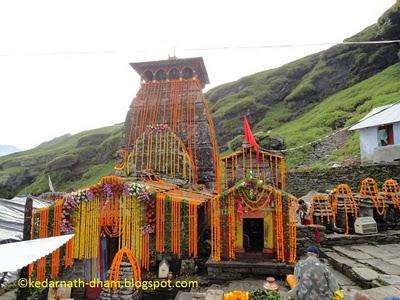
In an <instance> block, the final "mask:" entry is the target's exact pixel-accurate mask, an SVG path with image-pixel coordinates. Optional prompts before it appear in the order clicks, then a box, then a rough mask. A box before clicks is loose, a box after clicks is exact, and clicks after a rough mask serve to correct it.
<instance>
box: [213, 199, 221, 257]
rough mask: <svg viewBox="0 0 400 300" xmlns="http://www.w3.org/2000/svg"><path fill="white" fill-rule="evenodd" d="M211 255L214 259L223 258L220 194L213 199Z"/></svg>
mask: <svg viewBox="0 0 400 300" xmlns="http://www.w3.org/2000/svg"><path fill="white" fill-rule="evenodd" d="M211 220H212V221H211V257H212V260H214V261H220V260H221V221H220V196H219V195H217V196H215V197H214V198H213V199H212V200H211Z"/></svg>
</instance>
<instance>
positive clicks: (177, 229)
mask: <svg viewBox="0 0 400 300" xmlns="http://www.w3.org/2000/svg"><path fill="white" fill-rule="evenodd" d="M171 250H172V253H175V254H176V255H178V257H179V256H180V255H181V202H180V201H179V200H177V199H171Z"/></svg>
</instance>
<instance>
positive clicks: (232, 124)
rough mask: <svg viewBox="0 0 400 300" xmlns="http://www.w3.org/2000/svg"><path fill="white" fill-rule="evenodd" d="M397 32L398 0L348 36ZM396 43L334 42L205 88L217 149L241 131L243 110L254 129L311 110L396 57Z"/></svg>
mask: <svg viewBox="0 0 400 300" xmlns="http://www.w3.org/2000/svg"><path fill="white" fill-rule="evenodd" d="M399 37H400V0H398V1H397V2H396V4H395V5H394V6H393V7H392V8H391V9H389V10H388V11H387V12H386V13H385V14H384V15H383V16H382V17H381V18H380V19H379V20H378V22H377V23H376V24H374V25H372V26H370V27H368V28H366V29H365V30H363V31H362V32H360V33H359V34H357V35H355V36H353V37H351V38H349V39H347V41H353V42H357V41H367V40H370V41H378V40H394V39H399ZM399 50H400V46H399V44H398V43H397V44H386V45H382V44H381V45H338V46H334V47H331V48H329V49H328V50H326V51H322V52H319V53H316V54H313V55H310V56H307V57H304V58H302V59H299V60H297V61H295V62H292V63H289V64H286V65H284V66H282V67H279V68H276V69H273V70H267V71H264V72H260V73H257V74H254V75H250V76H246V77H243V78H241V79H239V80H238V81H235V82H231V83H227V84H224V85H221V86H218V87H216V88H214V89H211V90H210V91H209V92H208V93H207V99H208V100H209V103H210V109H211V111H212V114H213V117H214V124H215V126H216V131H217V136H218V137H219V140H218V143H219V146H220V149H221V150H222V151H225V150H227V149H228V148H229V142H230V141H231V140H232V139H234V138H235V136H237V135H239V134H242V128H241V126H237V124H238V123H239V124H240V123H242V117H243V114H244V113H248V118H249V120H250V122H251V125H252V127H253V128H254V131H255V132H257V131H262V132H267V131H268V130H270V129H274V128H278V127H279V126H281V125H283V124H285V123H287V122H288V121H291V120H294V119H296V118H298V117H299V116H301V115H302V114H303V113H305V112H308V111H310V110H311V109H312V108H313V107H314V106H315V105H316V104H318V103H319V102H321V101H322V100H323V99H324V98H326V97H328V96H330V95H333V94H335V93H337V92H339V91H341V90H343V89H345V88H347V87H350V86H352V85H354V84H356V83H358V82H360V81H362V80H365V79H367V78H369V77H371V76H373V75H375V74H377V73H379V72H380V71H382V70H384V69H385V68H387V67H389V66H391V65H393V64H394V63H396V62H397V61H398V60H399V57H398V53H399Z"/></svg>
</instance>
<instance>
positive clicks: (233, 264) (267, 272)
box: [206, 258, 294, 281]
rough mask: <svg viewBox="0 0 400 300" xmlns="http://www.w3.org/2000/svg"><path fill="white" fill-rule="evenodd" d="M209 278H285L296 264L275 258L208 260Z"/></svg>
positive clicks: (213, 279) (222, 279) (216, 279)
mask: <svg viewBox="0 0 400 300" xmlns="http://www.w3.org/2000/svg"><path fill="white" fill-rule="evenodd" d="M206 266H207V272H208V278H209V280H210V281H229V280H236V279H241V278H246V277H266V276H273V277H275V278H283V277H285V276H286V275H287V274H292V273H293V271H294V265H291V264H286V263H281V262H276V261H274V260H269V261H261V262H260V261H258V262H244V261H236V260H232V261H218V262H215V261H212V260H211V259H210V258H209V259H208V261H207V262H206Z"/></svg>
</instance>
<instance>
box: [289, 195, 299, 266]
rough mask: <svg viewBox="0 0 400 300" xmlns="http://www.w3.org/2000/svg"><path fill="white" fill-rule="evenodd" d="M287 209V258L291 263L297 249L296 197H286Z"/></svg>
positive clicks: (293, 260)
mask: <svg viewBox="0 0 400 300" xmlns="http://www.w3.org/2000/svg"><path fill="white" fill-rule="evenodd" d="M288 202H289V203H288V210H289V212H288V213H289V260H288V262H289V263H291V264H293V263H295V262H296V249H297V218H296V210H297V199H296V198H295V197H293V196H289V198H288Z"/></svg>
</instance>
